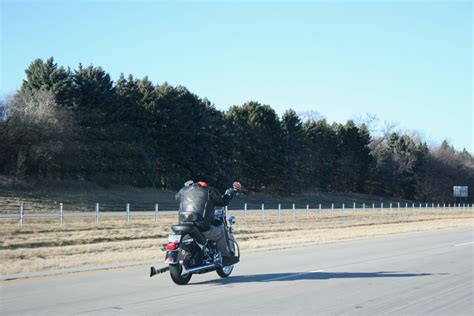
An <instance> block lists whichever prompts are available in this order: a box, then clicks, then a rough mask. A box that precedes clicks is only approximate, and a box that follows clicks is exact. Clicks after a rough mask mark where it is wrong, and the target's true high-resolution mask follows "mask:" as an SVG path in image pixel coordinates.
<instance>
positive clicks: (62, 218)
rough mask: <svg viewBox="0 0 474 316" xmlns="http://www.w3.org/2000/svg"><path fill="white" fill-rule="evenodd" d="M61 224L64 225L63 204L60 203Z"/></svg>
mask: <svg viewBox="0 0 474 316" xmlns="http://www.w3.org/2000/svg"><path fill="white" fill-rule="evenodd" d="M59 223H60V225H61V226H63V224H64V216H63V203H59Z"/></svg>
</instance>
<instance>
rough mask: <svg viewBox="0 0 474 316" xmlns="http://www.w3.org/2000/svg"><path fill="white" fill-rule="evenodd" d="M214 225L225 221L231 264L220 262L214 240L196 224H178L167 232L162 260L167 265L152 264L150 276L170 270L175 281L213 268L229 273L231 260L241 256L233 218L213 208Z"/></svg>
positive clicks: (177, 282) (232, 266) (179, 283)
mask: <svg viewBox="0 0 474 316" xmlns="http://www.w3.org/2000/svg"><path fill="white" fill-rule="evenodd" d="M215 219H216V222H215V223H214V225H216V224H218V225H224V230H225V234H226V238H227V242H228V244H229V248H230V249H232V250H233V252H234V257H233V258H234V260H233V262H232V264H229V263H227V265H226V262H222V257H221V253H220V252H219V251H218V250H217V248H216V243H215V242H214V241H211V240H208V239H206V238H205V237H204V235H203V234H202V233H201V231H200V230H199V228H198V227H197V226H196V225H195V224H191V223H190V224H180V225H173V226H171V230H172V231H173V232H174V234H171V235H169V236H168V244H167V245H166V248H165V249H166V256H165V263H166V264H168V266H166V267H164V268H161V269H156V268H154V267H151V273H150V277H151V276H154V275H156V274H159V273H163V272H166V271H168V270H169V271H170V275H171V279H172V280H173V282H174V283H176V284H178V285H185V284H188V282H189V280H191V277H192V275H193V274H202V273H207V272H211V271H216V272H217V274H218V275H219V276H220V277H222V278H227V277H228V276H230V274H231V273H232V271H233V269H234V264H235V263H237V262H239V260H240V249H239V245H238V243H237V241H236V240H235V238H234V237H233V232H234V229H235V226H234V225H235V223H236V218H235V216H230V217H229V218H227V212H226V211H225V210H216V211H215Z"/></svg>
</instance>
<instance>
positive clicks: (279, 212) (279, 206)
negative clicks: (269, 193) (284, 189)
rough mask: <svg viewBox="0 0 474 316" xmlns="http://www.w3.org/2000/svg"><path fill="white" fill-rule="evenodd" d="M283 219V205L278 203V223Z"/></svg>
mask: <svg viewBox="0 0 474 316" xmlns="http://www.w3.org/2000/svg"><path fill="white" fill-rule="evenodd" d="M280 219H281V203H278V221H280Z"/></svg>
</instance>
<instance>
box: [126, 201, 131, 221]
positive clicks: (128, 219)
mask: <svg viewBox="0 0 474 316" xmlns="http://www.w3.org/2000/svg"><path fill="white" fill-rule="evenodd" d="M126 211H127V223H130V203H127V208H126Z"/></svg>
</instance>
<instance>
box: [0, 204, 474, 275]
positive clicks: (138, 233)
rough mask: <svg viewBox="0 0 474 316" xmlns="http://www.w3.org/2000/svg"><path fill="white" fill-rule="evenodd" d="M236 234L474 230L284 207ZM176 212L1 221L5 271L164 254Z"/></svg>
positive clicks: (277, 236)
mask: <svg viewBox="0 0 474 316" xmlns="http://www.w3.org/2000/svg"><path fill="white" fill-rule="evenodd" d="M236 215H237V218H238V226H237V233H236V237H237V239H238V240H239V243H240V246H241V249H243V250H244V251H245V250H248V249H256V248H262V247H272V246H285V245H288V244H289V243H291V244H294V243H325V242H332V241H338V240H347V239H353V238H360V237H373V236H381V235H387V234H395V233H405V232H417V231H426V230H436V229H444V228H460V227H474V215H473V212H472V209H471V210H456V211H453V210H450V211H448V210H444V211H442V210H430V209H423V210H416V212H413V211H412V210H409V211H405V210H402V211H401V212H400V213H398V212H397V211H396V210H393V211H392V212H391V213H388V210H385V212H384V213H381V212H380V211H378V212H373V211H372V210H370V211H365V212H356V213H355V214H353V213H352V211H345V212H341V211H334V212H332V213H331V212H324V213H323V214H321V213H319V212H310V213H309V214H308V216H307V215H306V214H305V213H304V212H296V214H292V213H291V212H286V213H284V214H282V216H281V220H278V214H277V213H276V212H273V213H266V214H265V216H264V217H263V219H262V217H261V215H260V214H255V213H254V214H248V216H247V218H246V220H245V218H244V216H243V214H242V213H238V214H236ZM176 221H177V216H176V215H162V216H160V218H159V220H158V222H155V221H154V217H153V216H140V217H138V216H137V217H132V219H131V222H130V223H126V222H125V220H124V218H117V217H109V218H102V219H101V223H100V224H99V225H96V224H95V219H94V218H71V219H66V222H65V225H64V226H59V225H58V222H57V220H49V219H48V220H45V219H43V220H40V219H34V220H33V219H29V220H27V221H26V222H25V223H24V225H23V226H22V227H19V226H18V223H17V222H16V221H2V222H1V226H0V235H1V240H0V258H1V269H0V273H1V274H13V273H20V272H35V271H44V270H49V269H58V268H73V267H82V266H84V265H97V264H108V263H114V264H116V263H126V262H131V261H144V260H150V259H156V260H157V261H158V262H160V261H161V260H162V258H163V253H162V251H161V247H162V246H163V244H164V243H165V241H166V236H167V235H168V233H170V229H169V226H170V225H172V224H175V223H176Z"/></svg>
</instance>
